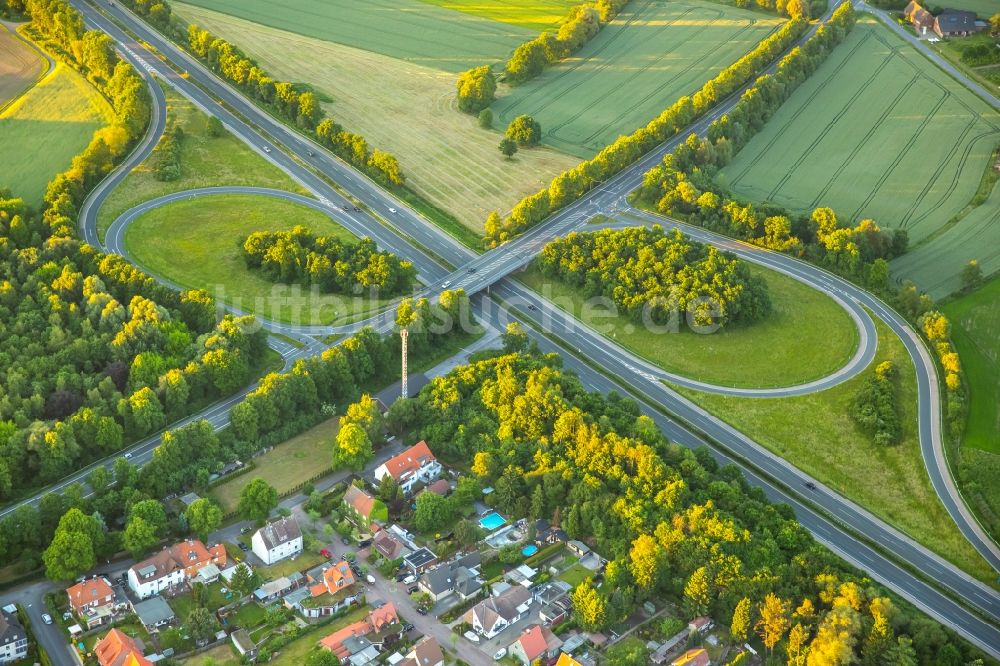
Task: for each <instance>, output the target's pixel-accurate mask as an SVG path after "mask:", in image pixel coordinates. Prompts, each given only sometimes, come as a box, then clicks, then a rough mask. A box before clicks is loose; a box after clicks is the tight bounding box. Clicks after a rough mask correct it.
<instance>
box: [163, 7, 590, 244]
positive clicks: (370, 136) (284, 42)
mask: <svg viewBox="0 0 1000 666" xmlns="http://www.w3.org/2000/svg"><path fill="white" fill-rule="evenodd" d="M175 7H177V10H178V13H180V14H181V15H182V16H183V17H184V18H185V19H186V20H189V21H192V22H194V23H197V24H199V25H201V26H203V27H205V28H208V29H209V30H211V31H212V32H214V33H216V34H218V35H220V36H222V37H226V38H228V39H231V40H233V41H234V42H236V43H238V44H239V45H240V46H241V48H243V49H245V50H246V51H247V53H249V54H250V55H251V56H252V57H253V58H255V59H256V60H258V61H259V62H260V63H261V64H262V65H263V66H264V67H265V68H266V69H267V70H268V71H269V72H271V74H272V75H274V76H276V77H278V78H282V79H286V80H291V81H305V82H308V83H309V84H310V85H312V86H314V87H315V88H316V89H317V90H320V91H322V92H323V93H324V95H325V96H326V97H327V98H329V99H330V100H332V101H328V102H325V103H324V104H323V107H324V109H325V110H326V112H327V114H328V115H330V116H331V117H332V118H335V119H336V120H337V122H339V123H341V124H343V125H344V127H346V128H348V129H350V130H352V131H354V132H359V133H360V134H362V135H363V136H364V137H365V138H366V139H367V140H368V141H369V142H370V144H371V145H372V146H376V147H379V148H382V149H383V150H388V151H390V152H392V153H393V154H394V155H396V157H397V158H398V159H399V161H400V164H401V165H402V168H403V171H404V173H405V174H406V179H407V180H406V182H407V185H408V186H409V187H410V188H411V189H412V190H413V191H415V192H416V193H418V194H419V195H420V196H422V197H423V198H425V199H426V200H427V201H429V202H431V203H432V204H434V205H435V206H437V207H438V208H440V209H442V210H444V211H447V212H449V213H451V214H452V215H453V216H455V217H456V218H457V219H458V221H459V222H460V223H461V224H462V225H464V226H465V227H466V228H468V229H471V230H472V231H473V232H475V233H477V234H482V225H483V222H484V221H485V219H486V216H487V215H488V214H489V212H490V211H491V210H498V211H501V212H504V211H507V210H509V209H510V208H511V207H512V206H513V205H514V204H516V203H517V202H518V201H519V200H520V199H521V198H522V197H523V196H525V195H528V194H531V193H532V192H536V191H538V189H539V188H541V187H543V186H546V185H547V184H548V182H549V180H551V179H552V178H553V177H554V176H556V175H557V174H559V173H561V172H562V171H564V170H566V169H569V168H571V167H573V166H575V165H576V163H577V162H578V160H577V159H576V158H574V157H570V156H568V155H564V154H562V153H559V152H557V151H554V150H550V149H546V148H536V149H532V150H523V151H521V152H520V153H518V155H517V156H516V157H515V158H514V159H513V160H511V161H507V160H505V159H503V156H502V155H501V154H500V152H499V151H498V150H497V145H498V144H499V142H500V134H499V132H496V131H487V130H483V129H480V128H479V127H478V125H477V124H476V119H475V117H473V116H469V115H466V114H463V113H460V112H459V111H458V109H457V107H456V103H455V75H454V73H452V72H445V71H441V70H438V69H432V68H430V67H423V66H420V65H417V64H413V63H408V62H404V61H402V60H396V59H394V58H390V57H387V56H384V55H380V54H379V53H374V52H372V51H367V50H363V49H357V48H350V47H347V46H343V45H341V44H337V43H334V42H330V41H323V40H321V39H314V38H309V37H303V36H300V35H297V34H294V33H291V32H284V31H281V30H276V29H274V28H270V27H265V26H262V25H259V24H257V23H251V22H249V21H244V20H240V19H237V18H233V17H231V16H228V15H226V14H220V13H218V12H212V11H207V10H204V9H199V8H195V7H191V6H190V5H184V6H182V5H175ZM303 52H308V53H309V54H310V57H309V58H301V57H299V55H298V54H300V53H303ZM372 109H378V110H379V112H378V113H372ZM497 126H498V127H499V125H497Z"/></svg>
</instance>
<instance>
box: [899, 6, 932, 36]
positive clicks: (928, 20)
mask: <svg viewBox="0 0 1000 666" xmlns="http://www.w3.org/2000/svg"><path fill="white" fill-rule="evenodd" d="M903 15H904V16H906V18H908V19H909V20H910V23H912V24H913V28H914V29H915V30H916V31H917V34H919V35H926V34H927V33H928V32H930V31H933V30H934V15H933V14H931V13H930V12H929V11H927V10H926V9H924V8H923V7H921V6H920V3H918V2H916V0H910V4H908V5H906V9H904V10H903Z"/></svg>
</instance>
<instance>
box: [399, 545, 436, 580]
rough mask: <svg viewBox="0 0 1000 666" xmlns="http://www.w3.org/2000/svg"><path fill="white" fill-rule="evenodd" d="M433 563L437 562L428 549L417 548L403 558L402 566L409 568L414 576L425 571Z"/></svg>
mask: <svg viewBox="0 0 1000 666" xmlns="http://www.w3.org/2000/svg"><path fill="white" fill-rule="evenodd" d="M435 562H437V555H435V554H434V553H433V552H431V550H430V549H429V548H418V549H417V550H415V551H413V552H412V553H410V554H409V555H407V556H405V557H404V558H403V564H404V565H405V566H407V567H409V568H410V571H411V572H413V573H414V574H421V573H423V572H425V571H427V570H428V569H430V567H431V565H432V564H434V563H435Z"/></svg>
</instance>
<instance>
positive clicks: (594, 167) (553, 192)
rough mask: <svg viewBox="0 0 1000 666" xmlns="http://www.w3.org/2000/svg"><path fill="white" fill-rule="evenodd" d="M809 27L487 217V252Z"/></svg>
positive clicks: (734, 85)
mask: <svg viewBox="0 0 1000 666" xmlns="http://www.w3.org/2000/svg"><path fill="white" fill-rule="evenodd" d="M808 27H809V23H808V21H806V20H805V19H792V20H790V21H788V22H787V23H786V24H785V25H783V26H782V27H781V28H780V29H779V30H778V31H777V32H775V33H774V34H772V35H771V36H769V37H767V38H766V39H764V40H761V42H760V43H759V44H758V45H757V46H755V47H754V48H753V50H752V51H750V52H749V53H747V54H746V55H745V56H743V57H742V58H740V59H739V60H737V61H736V62H735V63H733V64H732V65H730V66H729V67H727V68H725V69H724V70H722V71H721V72H719V73H718V74H717V75H716V76H715V78H713V79H711V80H710V81H708V82H706V83H705V85H703V86H702V87H701V90H699V91H698V92H696V93H695V94H694V95H692V96H691V97H687V96H685V97H681V98H680V99H679V100H677V101H676V102H674V104H673V105H672V106H670V107H669V108H667V109H666V110H664V111H663V113H661V114H660V115H659V116H657V117H656V118H654V119H653V120H651V121H650V122H649V123H648V124H647V125H646V126H645V127H641V128H639V129H638V130H636V131H635V132H633V133H632V134H629V135H627V136H621V137H619V138H618V139H617V140H616V141H615V142H614V143H612V144H611V145H609V146H607V147H605V148H604V149H603V150H601V152H599V153H598V154H597V155H595V156H594V157H593V158H591V159H590V160H587V161H586V162H581V163H580V164H578V165H577V166H575V167H573V168H572V169H570V170H569V171H564V172H563V173H561V174H559V175H558V176H556V177H555V178H554V179H553V180H552V182H551V183H550V184H549V186H548V187H547V188H545V189H542V190H540V191H538V192H536V193H534V194H531V195H528V196H527V197H525V198H524V199H521V201H519V202H518V203H517V205H515V206H514V208H513V209H512V210H511V212H510V214H509V215H508V216H507V217H506V218H501V217H500V215H499V214H498V213H496V212H493V213H490V215H489V217H488V218H487V220H486V224H485V231H486V238H485V244H486V245H487V247H495V246H497V245H499V244H500V243H503V242H506V241H508V240H510V239H511V238H513V237H515V236H517V235H518V234H521V233H522V232H524V231H525V230H527V229H528V228H530V227H532V226H534V225H536V224H538V223H539V222H541V221H542V220H544V219H545V218H546V217H548V216H549V215H550V214H551V213H554V212H555V211H557V210H559V209H560V208H563V207H564V206H567V205H569V204H571V203H573V202H574V201H576V200H577V199H579V198H580V197H581V196H583V195H584V194H585V193H586V192H588V191H589V190H590V189H592V188H593V187H595V186H596V185H598V184H599V183H603V182H605V181H607V180H608V179H609V178H611V177H612V176H614V175H615V174H617V173H619V172H621V171H624V170H625V169H626V168H628V167H629V166H631V165H632V164H633V163H635V161H636V160H638V159H639V158H640V157H642V156H643V155H645V154H646V153H647V152H649V151H650V150H652V149H654V148H655V147H656V146H658V145H660V144H661V143H663V142H664V141H666V140H667V139H669V138H670V137H672V136H674V135H676V134H677V133H678V132H680V131H681V130H683V129H684V128H685V127H687V126H688V125H690V124H691V122H692V121H694V120H695V119H697V118H699V117H701V116H702V115H703V114H704V113H705V112H706V111H708V110H709V109H710V108H712V107H714V106H715V105H716V104H718V103H719V102H720V101H722V100H723V99H725V98H726V96H728V95H730V94H732V93H733V92H735V91H736V90H738V89H739V88H740V86H742V85H743V84H745V83H746V82H747V81H749V80H750V79H751V78H752V77H753V76H754V75H755V74H756V73H757V72H759V71H760V70H761V69H763V68H764V67H766V66H767V65H768V64H769V63H770V62H771V61H773V60H774V59H775V58H777V57H778V55H780V54H781V52H782V51H784V50H785V49H787V48H788V46H789V45H790V44H791V43H792V42H794V41H795V40H796V39H798V38H799V37H800V36H801V35H802V33H803V32H805V31H806V29H807V28H808Z"/></svg>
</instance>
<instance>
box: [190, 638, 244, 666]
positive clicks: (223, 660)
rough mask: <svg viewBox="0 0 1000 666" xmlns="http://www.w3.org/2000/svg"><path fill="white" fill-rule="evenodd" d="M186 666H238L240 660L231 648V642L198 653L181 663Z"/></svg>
mask: <svg viewBox="0 0 1000 666" xmlns="http://www.w3.org/2000/svg"><path fill="white" fill-rule="evenodd" d="M183 663H184V664H187V665H188V666H209V665H211V666H239V664H240V663H241V662H240V658H239V655H237V654H236V650H235V648H233V644H232V641H226V642H225V643H223V644H222V645H217V646H215V647H214V648H212V649H211V650H205V651H204V652H199V653H198V654H196V655H194V656H193V657H189V658H187V659H185V660H184V661H183Z"/></svg>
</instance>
